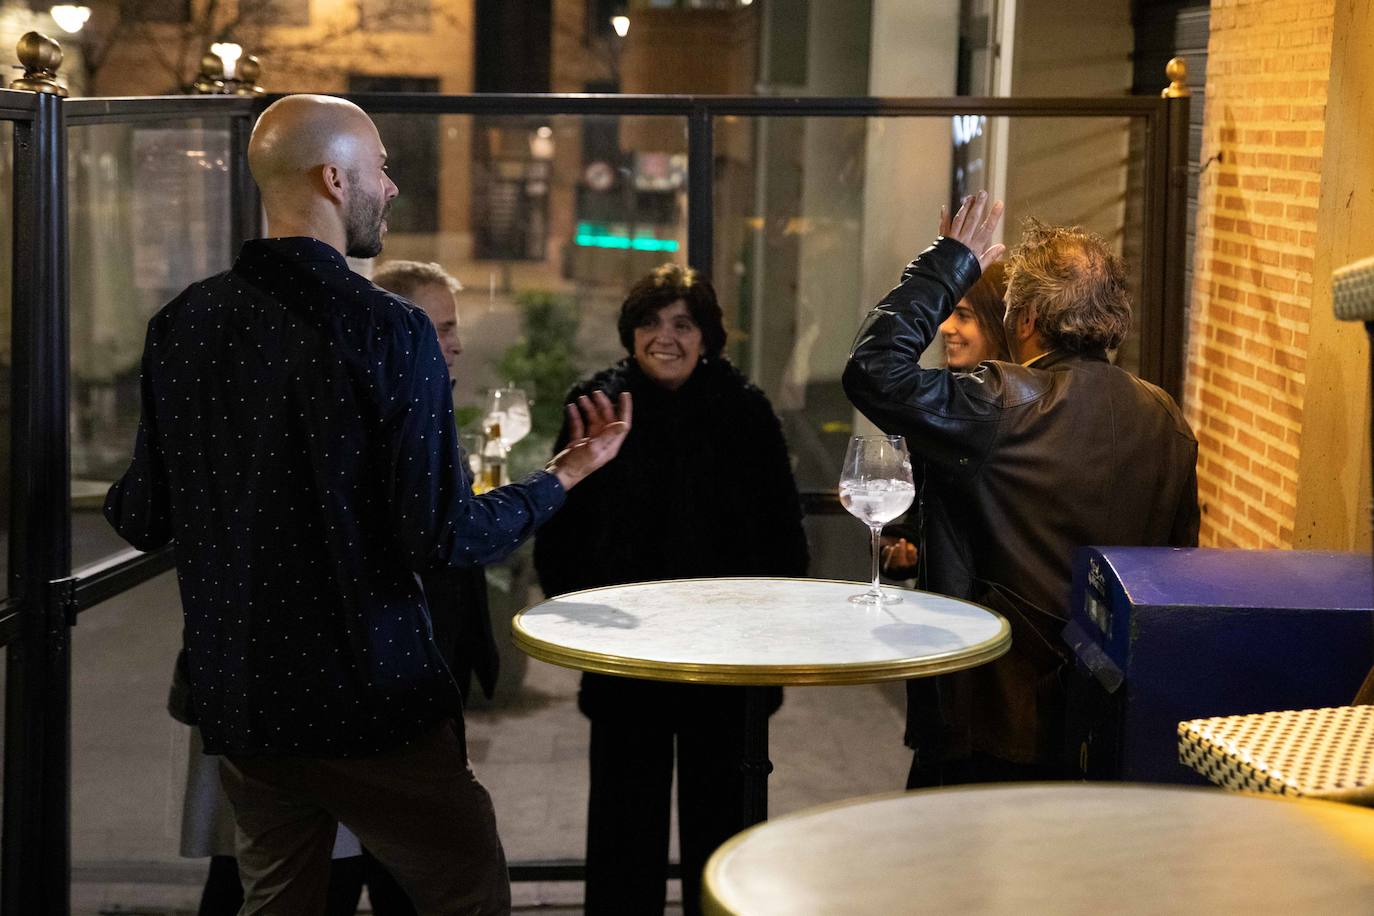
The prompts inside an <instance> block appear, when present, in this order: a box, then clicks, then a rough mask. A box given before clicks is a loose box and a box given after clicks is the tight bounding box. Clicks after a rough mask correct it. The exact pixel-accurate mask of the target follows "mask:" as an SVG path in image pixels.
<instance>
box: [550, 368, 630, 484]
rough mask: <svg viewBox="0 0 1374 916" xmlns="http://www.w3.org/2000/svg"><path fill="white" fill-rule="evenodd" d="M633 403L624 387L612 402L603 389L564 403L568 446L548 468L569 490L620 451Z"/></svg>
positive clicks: (626, 432)
mask: <svg viewBox="0 0 1374 916" xmlns="http://www.w3.org/2000/svg"><path fill="white" fill-rule="evenodd" d="M633 413H634V404H633V402H632V401H631V398H630V393H629V392H628V391H626V392H622V393H621V395H620V402H619V404H618V405H612V404H611V399H610V398H608V397H606V393H605V392H604V391H598V392H596V393H594V394H593V395H592V396H591V397H587V396H586V395H583V396H582V397H580V398H578V399H577V402H576V403H574V404H569V405H568V431H569V436H568V446H567V448H565V449H563V451H561V452H559V453H558V454H557V455H555V456H554V459H553V460H552V461H550V462H549V464H548V468H547V469H548V471H549V472H550V473H551V474H553V475H554V476H556V477H557V478H558V481H559V483H561V484H563V489H565V490H570V489H572V488H573V487H574V486H576V485H577V484H578V482H579V481H581V480H582V479H583V478H585V477H586V476H587V475H589V474H591V473H592V472H593V471H595V470H596V469H597V468H599V467H601V466H602V465H604V464H605V463H606V462H608V461H610V460H611V459H612V458H614V457H615V456H616V455H617V454H618V453H619V452H620V446H621V445H622V444H623V443H624V442H625V436H626V435H628V434H629V432H630V422H631V418H632V415H633Z"/></svg>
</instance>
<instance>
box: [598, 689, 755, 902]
mask: <svg viewBox="0 0 1374 916" xmlns="http://www.w3.org/2000/svg"><path fill="white" fill-rule="evenodd" d="M728 705H729V706H731V707H733V706H734V705H735V704H728ZM675 752H676V759H677V771H678V837H679V843H680V845H681V850H682V912H683V913H684V914H686V916H696V914H699V913H700V912H701V873H702V870H703V869H704V868H705V867H706V860H707V859H708V858H709V857H710V855H711V853H712V852H714V851H715V849H716V847H718V846H719V845H720V844H721V843H723V842H725V841H726V840H727V839H729V838H730V837H731V836H733V835H734V834H736V833H738V832H739V831H740V830H742V829H744V826H745V825H744V818H743V815H742V807H743V780H742V776H741V773H740V764H741V761H742V758H743V752H744V707H743V703H742V702H741V703H740V704H739V714H738V717H736V716H735V715H734V714H733V711H731V712H730V713H728V714H727V715H725V716H724V717H723V718H722V717H702V718H701V719H700V720H695V719H694V720H693V721H691V722H688V723H686V724H684V723H682V722H678V723H676V724H674V723H672V722H667V723H664V722H660V721H655V719H654V717H652V716H646V717H643V718H633V719H622V718H608V719H602V718H593V719H592V739H591V797H590V799H589V801H588V811H587V899H586V910H585V912H586V913H587V916H629V914H633V916H653V914H661V913H662V912H663V907H664V902H665V896H666V893H667V881H668V834H669V824H670V816H671V808H672V780H673V761H674V755H675Z"/></svg>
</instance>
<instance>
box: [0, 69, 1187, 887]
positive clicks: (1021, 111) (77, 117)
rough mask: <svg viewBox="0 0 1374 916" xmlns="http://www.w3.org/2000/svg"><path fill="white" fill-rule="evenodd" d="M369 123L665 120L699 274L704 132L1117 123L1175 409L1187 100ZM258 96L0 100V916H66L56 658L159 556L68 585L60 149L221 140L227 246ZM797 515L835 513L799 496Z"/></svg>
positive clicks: (706, 104) (700, 106) (569, 109)
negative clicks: (7, 425)
mask: <svg viewBox="0 0 1374 916" xmlns="http://www.w3.org/2000/svg"><path fill="white" fill-rule="evenodd" d="M350 98H351V99H352V100H353V101H355V102H357V103H358V104H359V105H360V106H361V107H363V108H364V109H365V110H367V111H369V112H370V113H373V114H417V115H418V114H423V115H440V114H458V115H480V114H488V115H492V114H502V115H531V114H539V115H573V116H578V115H581V116H587V115H666V116H677V117H681V118H683V119H684V121H685V124H686V131H687V151H688V181H687V198H688V213H687V242H688V260H689V262H690V263H691V264H692V265H693V266H694V267H695V268H696V269H697V270H698V271H700V272H702V273H704V274H705V275H706V276H711V275H712V273H713V264H712V251H713V242H714V238H715V226H714V216H715V210H714V200H713V195H714V178H715V176H714V167H713V166H714V162H715V151H714V146H713V144H714V132H715V125H716V122H717V120H718V119H720V118H725V117H731V116H752V117H759V118H766V117H819V118H826V117H870V118H873V117H878V118H881V117H942V118H948V117H951V116H954V115H983V116H987V117H998V116H1002V117H1008V118H1018V117H1042V118H1043V117H1060V118H1076V117H1099V118H1100V117H1126V118H1131V119H1137V120H1140V121H1142V122H1143V126H1144V159H1145V169H1144V217H1143V218H1144V247H1143V251H1142V258H1143V262H1144V263H1143V272H1142V276H1143V283H1144V286H1143V288H1142V290H1141V295H1140V304H1141V309H1140V313H1141V319H1140V325H1139V327H1140V337H1141V354H1140V374H1141V375H1142V376H1143V377H1145V378H1147V379H1150V380H1151V381H1154V382H1156V383H1158V384H1160V385H1162V386H1163V387H1164V388H1165V389H1166V390H1168V391H1170V392H1171V393H1173V394H1174V395H1175V397H1178V396H1179V394H1180V389H1181V383H1182V371H1183V349H1182V348H1183V333H1182V330H1183V317H1184V304H1183V303H1184V290H1183V276H1184V270H1185V266H1186V265H1184V263H1183V257H1184V239H1185V235H1186V233H1185V232H1184V220H1185V218H1186V200H1185V193H1186V179H1187V166H1186V155H1187V153H1186V150H1187V124H1188V100H1187V98H1186V96H1182V97H1172V98H1143V97H1119V98H1081V99H1075V98H1044V99H1006V98H940V99H884V98H775V97H699V96H633V95H482V96H440V95H418V94H417V95H391V94H377V95H355V96H350ZM271 101H272V97H258V98H232V97H222V96H202V97H167V98H128V99H122V98H114V99H74V100H64V99H61V98H59V97H57V96H56V95H51V94H34V93H29V92H13V91H7V90H0V120H3V121H10V122H12V123H13V125H14V132H15V133H14V136H15V142H14V175H15V182H14V184H15V193H14V208H13V212H12V216H11V218H12V219H13V221H14V250H13V268H14V286H13V301H12V315H13V319H12V320H13V338H12V339H13V349H14V356H13V377H12V382H11V384H12V386H13V395H12V398H11V402H12V404H13V416H12V418H11V424H12V427H11V433H12V434H11V441H12V443H13V448H12V454H11V455H10V456H9V460H10V474H11V478H10V480H11V494H10V496H11V500H10V501H11V517H10V531H9V551H10V566H9V582H8V585H9V592H8V595H9V597H8V598H6V599H5V600H4V601H3V602H0V645H3V644H8V666H7V671H6V678H7V681H6V695H5V703H6V716H5V746H4V754H5V787H4V791H5V796H4V799H5V805H4V836H3V873H4V874H3V886H2V887H0V896H2V899H3V905H4V911H5V912H7V913H44V914H64V913H67V912H68V911H69V900H68V898H69V891H68V885H69V879H70V874H71V861H70V824H69V818H70V755H71V747H70V729H71V645H70V637H69V631H70V628H71V627H72V626H73V625H74V624H75V623H76V618H77V615H78V614H79V613H80V612H81V611H84V610H87V609H89V608H91V607H93V606H95V605H97V604H99V603H100V602H102V601H105V600H108V599H109V598H111V597H113V596H115V595H118V594H120V593H122V592H125V591H127V590H129V589H131V588H133V587H135V586H137V585H139V584H140V583H143V582H146V581H148V580H149V579H151V578H152V577H153V576H156V575H158V574H160V573H162V572H165V571H166V570H168V569H170V568H171V567H172V565H173V560H172V557H171V553H170V551H162V552H159V553H157V554H152V555H148V554H142V553H139V552H138V551H125V552H123V553H120V554H116V555H115V556H113V557H110V558H107V559H104V560H101V561H99V562H97V563H93V564H90V565H87V566H83V567H81V568H79V569H75V570H73V569H72V534H71V506H70V483H71V481H70V463H71V443H70V441H69V433H68V429H69V419H68V413H69V408H70V393H69V381H68V380H69V376H70V368H71V366H70V355H69V349H68V321H69V313H70V301H69V294H68V285H69V265H68V250H67V239H68V229H69V226H68V213H67V182H68V175H67V157H66V141H67V136H68V132H69V131H70V130H71V129H73V128H76V127H80V126H85V125H92V124H109V123H141V122H158V121H172V120H177V119H186V118H217V119H227V120H228V122H229V124H230V130H231V135H230V150H231V162H230V163H229V171H230V179H229V180H230V188H231V211H230V212H229V213H227V214H225V218H226V219H227V220H229V223H230V227H231V229H230V237H231V239H232V240H233V241H234V242H235V245H234V247H235V249H237V247H238V246H237V243H238V242H241V241H242V240H244V239H247V238H251V237H253V236H254V235H256V234H257V230H258V214H259V212H260V202H259V200H258V198H257V194H256V189H255V187H254V185H253V183H252V181H251V179H250V177H249V173H248V169H247V162H246V150H247V139H248V135H249V132H250V130H251V125H252V123H253V119H254V118H255V117H256V115H257V114H258V112H259V111H260V110H261V109H262V108H263V107H265V105H267V104H268V103H270V102H271ZM804 503H805V505H806V507H807V511H809V512H813V513H825V512H831V511H835V510H836V506H835V503H834V500H833V497H832V496H830V495H829V494H807V495H806V496H805V498H804ZM512 872H513V874H514V875H515V876H516V877H517V878H518V879H532V880H551V879H557V878H562V879H568V878H576V877H578V876H580V863H576V862H558V863H545V865H543V866H541V865H540V864H538V863H513V868H512Z"/></svg>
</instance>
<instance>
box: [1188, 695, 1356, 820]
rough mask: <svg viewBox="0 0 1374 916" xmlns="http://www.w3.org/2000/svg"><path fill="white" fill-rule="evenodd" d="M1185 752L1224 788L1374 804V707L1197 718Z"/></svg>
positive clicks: (1194, 765) (1190, 728) (1190, 727)
mask: <svg viewBox="0 0 1374 916" xmlns="http://www.w3.org/2000/svg"><path fill="white" fill-rule="evenodd" d="M1178 738H1179V740H1178V756H1179V761H1180V762H1181V763H1183V764H1184V765H1185V766H1188V767H1191V768H1192V769H1194V770H1197V771H1198V772H1199V773H1201V774H1202V775H1204V776H1206V777H1207V778H1208V779H1209V780H1211V781H1212V782H1214V783H1216V784H1217V785H1219V786H1224V787H1225V788H1228V789H1237V790H1240V791H1245V792H1268V793H1272V794H1275V795H1293V796H1307V797H1312V798H1326V799H1331V800H1335V801H1349V802H1355V803H1357V804H1362V805H1371V806H1374V706H1338V707H1334V708H1329V709H1299V710H1294V711H1285V712H1265V713H1257V714H1255V715H1249V716H1221V717H1218V718H1212V719H1194V720H1192V721H1190V722H1181V723H1179V726H1178Z"/></svg>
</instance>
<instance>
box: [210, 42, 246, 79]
mask: <svg viewBox="0 0 1374 916" xmlns="http://www.w3.org/2000/svg"><path fill="white" fill-rule="evenodd" d="M210 53H211V54H213V55H215V56H216V57H218V58H219V59H220V60H222V61H224V78H225V79H227V80H231V79H233V78H234V67H235V66H236V65H237V64H238V62H239V58H240V57H242V56H243V45H239V44H235V43H234V42H232V41H217V42H215V43H214V44H212V45H210Z"/></svg>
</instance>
